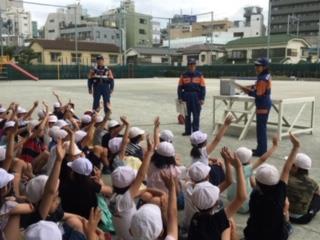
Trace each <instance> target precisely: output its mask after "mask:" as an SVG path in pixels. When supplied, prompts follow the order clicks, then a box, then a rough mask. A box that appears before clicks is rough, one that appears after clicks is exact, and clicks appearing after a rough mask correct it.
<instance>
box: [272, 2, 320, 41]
mask: <svg viewBox="0 0 320 240" xmlns="http://www.w3.org/2000/svg"><path fill="white" fill-rule="evenodd" d="M270 1H271V3H272V5H271V6H272V7H271V34H287V33H289V34H294V35H299V36H302V37H304V38H305V39H307V40H308V41H309V42H310V43H311V44H312V45H313V46H316V45H317V44H318V39H317V36H318V33H319V25H318V23H319V20H320V19H319V17H320V1H318V0H270Z"/></svg>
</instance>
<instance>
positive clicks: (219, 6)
mask: <svg viewBox="0 0 320 240" xmlns="http://www.w3.org/2000/svg"><path fill="white" fill-rule="evenodd" d="M29 1H32V2H44V1H43V0H29ZM252 2H253V1H252V0H135V5H136V11H137V12H141V13H146V14H151V15H153V16H156V17H172V16H173V15H174V14H177V13H180V12H181V11H182V13H184V14H190V13H193V14H197V13H203V12H210V11H214V16H215V17H214V18H215V19H223V18H229V19H233V20H234V19H242V15H243V12H242V8H243V7H246V6H251V5H252ZM45 3H48V4H56V5H68V4H73V3H75V0H46V1H45ZM80 3H81V5H82V6H83V7H84V8H86V9H87V10H88V13H89V15H91V16H97V15H99V14H101V13H102V12H104V11H105V10H107V9H111V8H115V7H118V6H119V5H120V1H119V0H117V1H116V0H80ZM254 4H255V5H256V6H260V7H263V9H264V14H265V15H266V14H267V10H268V9H267V8H268V0H255V1H254ZM24 6H25V9H27V10H29V11H31V14H32V20H35V21H38V25H39V26H42V25H43V24H44V23H45V20H46V16H47V14H48V13H50V12H55V11H56V8H53V7H44V6H36V5H30V4H25V5H24ZM204 17H207V16H204ZM204 17H203V18H204ZM208 17H209V15H208ZM266 18H267V16H266ZM199 20H201V18H200V19H199Z"/></svg>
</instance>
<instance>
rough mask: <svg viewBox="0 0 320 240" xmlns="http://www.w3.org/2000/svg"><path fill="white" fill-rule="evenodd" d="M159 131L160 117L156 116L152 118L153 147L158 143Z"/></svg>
mask: <svg viewBox="0 0 320 240" xmlns="http://www.w3.org/2000/svg"><path fill="white" fill-rule="evenodd" d="M159 132H160V118H159V117H156V118H155V120H154V128H153V138H154V140H153V142H154V146H155V147H157V146H158V145H159V143H160V139H159Z"/></svg>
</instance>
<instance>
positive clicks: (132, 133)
mask: <svg viewBox="0 0 320 240" xmlns="http://www.w3.org/2000/svg"><path fill="white" fill-rule="evenodd" d="M144 134H145V131H144V130H142V129H140V128H138V127H132V128H130V130H129V141H130V142H129V143H128V145H127V149H126V155H127V156H132V157H136V158H139V159H140V160H141V161H142V159H143V148H142V147H141V146H140V145H139V144H140V143H141V142H142V141H143V138H144Z"/></svg>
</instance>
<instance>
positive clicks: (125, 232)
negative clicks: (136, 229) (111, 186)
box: [110, 190, 137, 240]
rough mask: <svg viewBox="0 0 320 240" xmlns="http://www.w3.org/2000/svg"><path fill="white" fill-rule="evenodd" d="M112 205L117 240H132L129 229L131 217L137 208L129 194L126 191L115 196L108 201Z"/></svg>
mask: <svg viewBox="0 0 320 240" xmlns="http://www.w3.org/2000/svg"><path fill="white" fill-rule="evenodd" d="M110 204H111V205H113V204H114V205H113V209H112V215H113V217H112V220H113V225H114V227H115V230H116V233H117V239H123V240H132V239H133V238H132V236H131V235H130V232H129V229H130V225H131V219H132V216H133V215H134V214H135V213H136V211H137V208H136V204H135V202H134V199H133V198H132V197H131V193H130V191H129V190H128V191H127V192H126V193H125V194H123V195H121V194H115V195H113V196H112V198H111V200H110Z"/></svg>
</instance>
